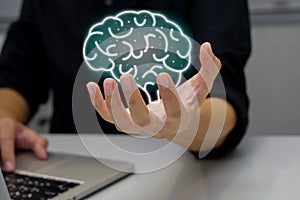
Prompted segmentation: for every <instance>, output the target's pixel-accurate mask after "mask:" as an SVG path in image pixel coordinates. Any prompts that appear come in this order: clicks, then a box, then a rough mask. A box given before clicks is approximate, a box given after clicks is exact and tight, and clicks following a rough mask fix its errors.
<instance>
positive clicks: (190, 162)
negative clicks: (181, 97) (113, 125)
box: [45, 135, 300, 200]
mask: <svg viewBox="0 0 300 200" xmlns="http://www.w3.org/2000/svg"><path fill="white" fill-rule="evenodd" d="M45 136H46V137H47V138H48V139H49V142H50V146H49V150H50V151H60V152H66V153H75V154H80V155H89V154H88V152H87V150H86V149H85V148H84V146H83V145H82V144H81V142H80V140H79V138H78V136H74V135H73V136H70V135H45ZM86 137H91V139H92V137H93V136H86ZM111 137H115V138H118V137H120V139H121V138H122V139H124V137H122V136H111ZM126 138H127V139H124V142H125V143H130V137H126ZM149 145H151V141H150V142H149ZM101 150H102V149H101V142H100V143H99V151H101ZM299 153H300V137H297V136H285V137H280V136H249V137H247V138H245V139H244V140H243V142H242V143H241V145H240V146H239V148H238V150H237V151H235V153H233V154H231V155H230V156H228V157H226V158H223V159H219V160H196V159H195V158H194V157H193V156H192V155H191V154H190V153H189V152H186V153H185V154H184V155H183V156H182V157H181V158H180V159H178V160H177V161H176V162H175V163H173V164H172V165H170V166H168V167H166V168H164V169H161V170H159V171H156V172H152V173H146V174H134V175H131V176H129V177H127V178H125V179H123V180H121V181H119V182H117V183H115V184H113V185H111V186H110V187H107V188H105V189H103V190H101V191H99V192H98V193H96V194H94V195H92V196H90V197H89V198H88V199H89V200H101V199H104V200H107V199H109V200H114V199H126V200H127V199H133V200H136V199H137V200H139V199H143V200H148V199H149V200H153V199H159V200H165V199H166V200H167V199H170V200H177V199H178V200H182V199H189V200H194V199H195V200H196V199H197V200H199V199H201V200H221V199H222V200H268V199H270V200H286V199H298V198H299V183H300V154H299Z"/></svg>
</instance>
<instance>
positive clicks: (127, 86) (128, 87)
mask: <svg viewBox="0 0 300 200" xmlns="http://www.w3.org/2000/svg"><path fill="white" fill-rule="evenodd" d="M122 86H123V88H124V90H125V91H131V90H133V89H134V88H133V84H132V81H131V78H130V77H128V76H125V77H124V78H122Z"/></svg>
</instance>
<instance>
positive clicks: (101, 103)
mask: <svg viewBox="0 0 300 200" xmlns="http://www.w3.org/2000/svg"><path fill="white" fill-rule="evenodd" d="M200 61H201V64H202V67H201V69H200V71H199V72H198V73H197V74H196V75H194V76H193V77H192V78H191V79H189V80H188V81H186V82H185V83H184V84H182V85H181V86H179V87H178V88H175V85H174V83H173V81H172V79H171V77H170V76H169V75H168V74H166V73H161V74H159V75H158V76H157V82H158V88H159V92H160V95H161V101H160V103H151V104H148V105H146V104H145V102H144V100H143V98H142V96H141V94H140V92H139V90H138V87H137V85H136V83H135V80H134V78H133V77H132V76H131V75H129V74H125V75H123V76H122V77H121V79H120V82H121V86H122V90H123V93H124V96H125V99H126V101H127V104H128V106H129V108H128V109H126V108H125V107H124V105H123V103H122V101H121V98H120V94H119V90H118V87H117V83H116V82H115V80H113V79H106V80H105V81H104V93H105V100H104V98H103V95H102V93H101V91H100V89H99V87H98V85H97V84H96V83H89V84H88V85H87V87H88V90H89V93H90V98H91V101H92V104H93V106H94V107H95V109H96V110H97V111H98V113H99V114H100V115H101V116H102V118H104V119H105V120H106V121H108V122H111V123H114V124H115V125H116V127H117V128H118V129H119V130H121V131H123V132H126V133H134V134H141V135H150V136H154V137H156V138H168V139H173V138H174V136H175V135H176V134H178V133H187V132H188V130H190V128H191V127H193V128H195V126H198V124H199V121H197V120H195V119H199V108H200V105H201V104H202V102H203V101H204V100H205V98H206V96H207V94H208V93H209V91H210V90H211V87H212V85H213V82H214V80H215V78H216V76H217V74H218V72H219V70H220V68H221V62H220V60H219V59H218V58H217V57H216V56H214V54H213V52H212V49H211V46H210V44H209V43H204V44H203V45H202V47H201V49H200ZM196 128H197V127H196ZM179 143H180V142H179Z"/></svg>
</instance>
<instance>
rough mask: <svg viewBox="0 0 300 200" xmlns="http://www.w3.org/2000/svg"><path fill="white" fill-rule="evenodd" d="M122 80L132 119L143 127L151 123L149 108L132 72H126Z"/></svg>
mask: <svg viewBox="0 0 300 200" xmlns="http://www.w3.org/2000/svg"><path fill="white" fill-rule="evenodd" d="M120 82H121V86H122V89H123V93H124V96H125V99H126V102H127V104H128V107H129V110H130V114H131V118H132V120H133V121H134V122H135V123H136V124H137V125H139V126H141V127H144V126H147V125H149V124H150V122H151V119H150V115H149V110H148V107H147V105H146V104H145V102H144V100H143V97H142V95H141V93H140V91H139V89H138V87H137V85H136V82H135V79H134V78H133V77H132V76H131V75H130V74H124V75H123V76H122V77H121V79H120Z"/></svg>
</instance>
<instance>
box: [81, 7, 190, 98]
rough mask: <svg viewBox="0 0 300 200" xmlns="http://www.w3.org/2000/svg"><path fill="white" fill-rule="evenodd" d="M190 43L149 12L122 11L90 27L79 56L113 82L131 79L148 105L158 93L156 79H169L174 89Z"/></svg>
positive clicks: (186, 61) (186, 65) (169, 23)
mask: <svg viewBox="0 0 300 200" xmlns="http://www.w3.org/2000/svg"><path fill="white" fill-rule="evenodd" d="M191 49H192V45H191V41H190V39H189V38H188V37H187V36H186V35H185V34H184V33H183V32H182V30H181V28H180V27H179V26H178V25H177V24H175V23H174V22H172V21H170V20H168V19H167V18H166V17H165V16H164V15H162V14H159V13H152V12H150V11H146V10H142V11H138V12H137V11H124V12H121V13H119V14H117V15H116V16H109V17H106V18H105V19H104V20H102V21H101V22H100V23H97V24H95V25H93V26H92V27H91V28H90V30H89V33H88V36H87V38H86V40H85V42H84V47H83V56H84V60H85V61H86V63H87V65H88V66H89V68H90V69H92V70H94V71H103V72H109V73H110V74H111V75H112V77H113V78H115V79H116V80H117V81H119V80H120V77H121V75H122V74H126V73H129V74H131V75H133V76H134V78H135V80H136V82H137V85H138V87H139V88H140V89H141V90H143V91H144V92H145V94H146V95H147V97H148V100H149V102H151V101H152V98H151V95H150V92H156V94H157V97H158V98H159V93H158V89H157V85H156V77H157V75H158V74H159V73H161V72H166V73H168V74H170V75H171V77H172V79H173V81H174V83H175V85H176V86H178V85H179V84H180V82H181V79H182V73H183V72H184V71H186V70H187V69H188V68H189V66H190V63H191Z"/></svg>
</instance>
